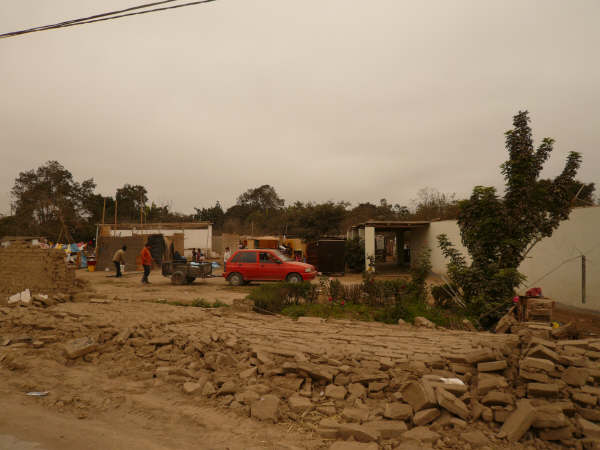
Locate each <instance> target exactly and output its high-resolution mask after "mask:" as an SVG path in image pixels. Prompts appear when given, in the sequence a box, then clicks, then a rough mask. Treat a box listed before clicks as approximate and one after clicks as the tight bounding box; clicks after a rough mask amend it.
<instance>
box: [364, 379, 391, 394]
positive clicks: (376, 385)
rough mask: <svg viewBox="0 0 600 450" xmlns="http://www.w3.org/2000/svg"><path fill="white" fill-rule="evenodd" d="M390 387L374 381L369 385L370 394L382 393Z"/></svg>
mask: <svg viewBox="0 0 600 450" xmlns="http://www.w3.org/2000/svg"><path fill="white" fill-rule="evenodd" d="M387 386H388V383H385V382H383V381H372V382H370V383H369V392H380V391H383V390H384V389H385V388H386V387H387Z"/></svg>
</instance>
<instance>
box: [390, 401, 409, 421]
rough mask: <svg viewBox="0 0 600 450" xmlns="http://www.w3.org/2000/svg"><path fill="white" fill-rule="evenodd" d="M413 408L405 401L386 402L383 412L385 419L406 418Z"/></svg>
mask: <svg viewBox="0 0 600 450" xmlns="http://www.w3.org/2000/svg"><path fill="white" fill-rule="evenodd" d="M412 414H413V410H412V407H411V406H410V405H407V404H406V403H397V402H394V403H387V404H386V405H385V410H384V412H383V417H385V418H386V419H395V420H406V419H410V418H411V417H412Z"/></svg>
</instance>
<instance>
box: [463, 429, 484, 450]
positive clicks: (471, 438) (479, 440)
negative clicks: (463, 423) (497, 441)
mask: <svg viewBox="0 0 600 450" xmlns="http://www.w3.org/2000/svg"><path fill="white" fill-rule="evenodd" d="M460 437H461V439H462V440H464V441H466V442H468V443H469V444H471V446H472V447H473V448H479V447H485V446H486V445H488V444H489V443H490V440H489V439H488V438H487V436H486V435H485V434H483V433H482V432H481V431H479V430H475V431H468V432H466V433H462V434H461V435H460Z"/></svg>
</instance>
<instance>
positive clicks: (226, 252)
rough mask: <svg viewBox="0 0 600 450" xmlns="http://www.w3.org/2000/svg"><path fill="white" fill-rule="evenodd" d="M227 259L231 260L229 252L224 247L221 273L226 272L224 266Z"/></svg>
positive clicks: (227, 248)
mask: <svg viewBox="0 0 600 450" xmlns="http://www.w3.org/2000/svg"><path fill="white" fill-rule="evenodd" d="M229 258H231V250H229V247H225V253H223V272H227V269H226V267H225V265H226V264H227V260H228V259H229Z"/></svg>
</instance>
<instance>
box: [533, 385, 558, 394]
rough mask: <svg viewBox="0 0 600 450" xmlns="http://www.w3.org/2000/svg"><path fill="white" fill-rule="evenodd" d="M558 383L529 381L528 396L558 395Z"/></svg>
mask: <svg viewBox="0 0 600 450" xmlns="http://www.w3.org/2000/svg"><path fill="white" fill-rule="evenodd" d="M558 391H559V386H558V384H546V383H529V384H527V396H528V397H529V396H534V397H556V396H557V395H558Z"/></svg>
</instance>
